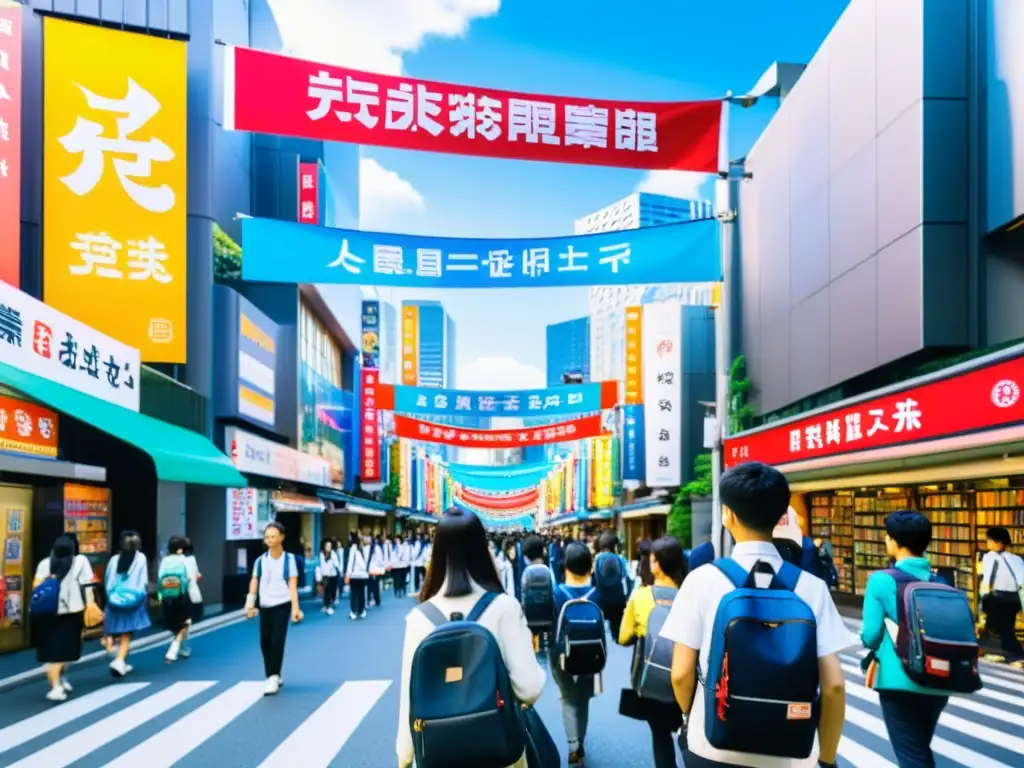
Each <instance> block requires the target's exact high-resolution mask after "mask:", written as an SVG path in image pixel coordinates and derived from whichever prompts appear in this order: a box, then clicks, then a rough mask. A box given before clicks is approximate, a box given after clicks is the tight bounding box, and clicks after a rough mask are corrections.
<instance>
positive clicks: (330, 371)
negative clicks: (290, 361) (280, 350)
mask: <svg viewBox="0 0 1024 768" xmlns="http://www.w3.org/2000/svg"><path fill="white" fill-rule="evenodd" d="M300 314H301V317H300V319H299V334H300V336H301V339H300V340H299V346H300V348H301V350H302V362H303V363H305V364H306V365H307V366H309V367H310V368H311V369H312V370H313V371H314V372H315V373H317V374H318V375H319V376H321V377H323V378H324V379H325V380H327V381H328V382H330V383H331V384H333V385H334V386H335V387H338V388H339V389H340V388H341V350H340V349H339V348H338V344H337V342H335V340H334V338H333V337H332V336H331V334H330V333H329V332H328V330H327V326H325V325H324V324H323V322H321V320H320V318H319V317H317V316H316V315H315V314H314V313H313V312H312V311H311V310H310V309H309V307H308V306H306V304H305V303H303V304H301V309H300Z"/></svg>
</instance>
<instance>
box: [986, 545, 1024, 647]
mask: <svg viewBox="0 0 1024 768" xmlns="http://www.w3.org/2000/svg"><path fill="white" fill-rule="evenodd" d="M985 538H986V539H988V552H986V553H985V557H984V558H982V561H981V569H982V573H981V593H982V595H983V598H982V606H983V608H984V610H985V617H986V621H985V623H986V626H987V627H988V629H989V631H991V632H993V633H994V634H997V635H999V641H1000V644H1001V645H1002V647H1003V653H1004V654H1005V655H1006V659H1007V661H1009V662H1011V663H1013V664H1014V666H1017V665H1020V664H1021V662H1022V660H1024V648H1021V644H1020V640H1018V639H1017V631H1016V624H1017V613H1018V611H1020V609H1021V600H1022V599H1024V593H1022V592H1021V587H1024V560H1022V559H1021V558H1020V556H1018V555H1015V554H1013V553H1012V552H1010V545H1011V543H1012V541H1011V540H1010V532H1009V531H1008V530H1006V528H1003V527H1002V526H996V527H994V528H989V529H988V531H986V533H985Z"/></svg>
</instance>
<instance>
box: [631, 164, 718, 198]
mask: <svg viewBox="0 0 1024 768" xmlns="http://www.w3.org/2000/svg"><path fill="white" fill-rule="evenodd" d="M714 178H715V177H714V176H713V175H712V174H710V173H695V172H694V171H650V172H649V173H648V174H647V175H646V176H644V178H643V179H642V180H641V181H640V183H639V184H637V186H636V190H635V191H636V192H650V193H652V194H655V195H668V196H669V197H681V198H683V199H684V200H709V199H711V197H712V195H713V193H714V186H713V181H714Z"/></svg>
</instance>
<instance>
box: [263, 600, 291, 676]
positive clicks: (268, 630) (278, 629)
mask: <svg viewBox="0 0 1024 768" xmlns="http://www.w3.org/2000/svg"><path fill="white" fill-rule="evenodd" d="M291 618H292V606H291V603H282V604H281V605H273V606H271V607H270V608H260V650H261V651H263V671H264V673H265V674H266V676H267V677H270V676H271V675H280V674H281V664H282V663H283V662H284V641H285V639H286V638H287V637H288V623H289V622H290V621H291Z"/></svg>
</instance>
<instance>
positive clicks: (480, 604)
mask: <svg viewBox="0 0 1024 768" xmlns="http://www.w3.org/2000/svg"><path fill="white" fill-rule="evenodd" d="M498 594H499V593H497V592H484V594H483V596H482V597H481V598H480V599H479V600H477V601H476V605H474V606H473V610H472V611H470V612H469V615H468V616H466V621H480V617H481V616H483V615H484V611H486V610H487V609H488V608H489V607H490V605H491V603H493V602H494V599H495V598H496V597H497V596H498Z"/></svg>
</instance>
